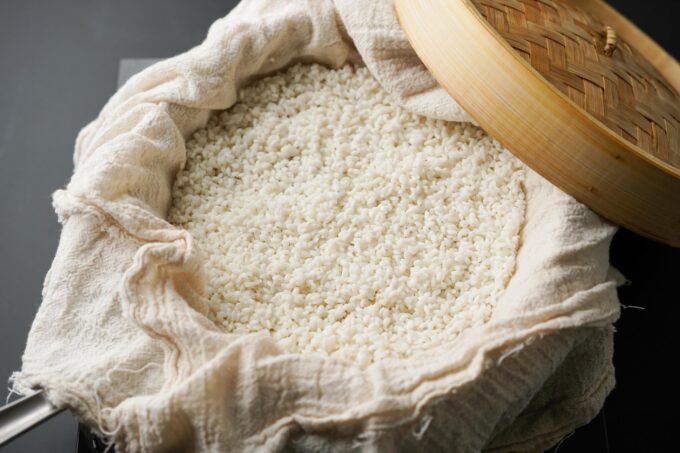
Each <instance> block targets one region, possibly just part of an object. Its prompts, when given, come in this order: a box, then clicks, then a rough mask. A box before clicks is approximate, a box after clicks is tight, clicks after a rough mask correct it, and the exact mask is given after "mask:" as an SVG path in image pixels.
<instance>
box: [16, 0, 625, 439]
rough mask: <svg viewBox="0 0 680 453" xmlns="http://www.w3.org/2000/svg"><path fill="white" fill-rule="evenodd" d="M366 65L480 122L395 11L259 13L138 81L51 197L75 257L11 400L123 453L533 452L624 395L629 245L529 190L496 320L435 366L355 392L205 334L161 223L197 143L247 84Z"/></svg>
mask: <svg viewBox="0 0 680 453" xmlns="http://www.w3.org/2000/svg"><path fill="white" fill-rule="evenodd" d="M360 60H363V62H364V63H365V64H366V65H367V67H368V68H369V70H370V71H371V73H372V74H373V75H374V76H375V77H376V78H377V80H378V81H379V82H380V83H381V85H382V86H383V87H384V88H385V89H386V90H388V91H390V92H393V93H396V94H398V96H399V98H400V99H401V101H402V104H403V106H404V107H405V108H407V109H409V110H411V111H413V112H416V113H419V114H422V115H426V116H430V117H434V118H440V119H445V120H450V121H470V117H468V116H467V114H465V112H463V111H462V110H461V108H460V107H459V106H458V105H457V104H456V103H455V102H454V101H453V100H452V99H451V98H450V97H449V96H448V95H447V94H446V93H445V92H444V91H443V89H442V88H440V87H439V86H438V85H437V83H436V82H435V80H434V79H433V78H432V77H431V76H430V75H429V73H428V72H427V71H426V69H425V68H424V66H423V65H422V64H421V63H420V61H419V60H418V58H417V57H416V55H415V53H414V52H413V50H412V49H411V47H410V46H409V44H408V42H407V40H406V38H405V35H404V34H403V32H402V31H401V29H400V28H399V26H398V23H397V20H396V17H395V15H394V12H393V9H392V5H391V2H389V1H374V0H358V1H357V0H355V1H349V0H335V1H331V0H323V1H319V0H308V1H305V0H289V1H284V0H249V1H244V2H242V3H241V4H240V5H238V6H237V7H236V8H235V9H234V10H233V12H232V13H230V14H229V15H228V16H226V17H225V18H223V19H220V20H218V21H217V22H215V23H214V24H213V25H212V26H211V28H210V30H209V33H208V36H207V38H206V39H205V41H204V42H203V43H202V44H201V45H199V46H198V47H195V48H193V49H191V50H190V51H188V52H186V53H184V54H181V55H179V56H177V57H174V58H171V59H168V60H165V61H162V62H159V63H157V64H155V65H153V66H152V67H150V68H148V69H146V70H145V71H143V72H142V73H140V74H138V75H136V76H134V77H132V78H131V79H130V80H129V81H128V82H127V83H126V84H125V85H124V86H123V87H122V88H121V89H120V90H119V91H118V92H117V93H116V94H115V95H114V96H113V97H112V98H111V99H110V100H109V102H108V103H107V104H106V106H105V107H104V108H103V110H102V111H101V113H100V114H99V117H98V118H97V119H96V120H95V121H93V122H92V123H91V124H89V125H88V126H87V127H85V128H84V129H83V130H82V132H81V133H80V135H79V136H78V139H77V142H76V149H75V156H74V162H75V171H74V174H73V177H72V178H71V181H70V183H69V184H68V186H67V188H66V189H64V190H59V191H57V192H56V193H55V194H54V206H55V209H56V212H57V214H58V216H59V220H60V222H62V223H63V230H62V234H61V240H60V243H59V248H58V250H57V253H56V257H55V259H54V262H53V263H52V267H51V269H50V271H49V272H48V274H47V277H46V280H45V285H44V290H43V302H42V305H41V307H40V310H39V312H38V314H37V316H36V319H35V321H34V324H33V326H32V329H31V332H30V335H29V338H28V344H27V347H26V351H25V353H24V356H23V369H22V371H21V372H19V373H16V375H15V376H14V377H13V379H14V386H15V388H16V389H17V390H18V391H19V392H27V391H29V390H30V389H33V388H42V389H44V390H45V391H46V394H47V396H48V398H49V400H50V401H51V402H52V403H54V404H55V405H57V406H60V407H61V406H66V407H69V408H71V409H72V410H73V411H74V412H75V413H76V414H77V415H78V417H79V418H80V419H81V420H82V421H84V422H85V423H87V424H88V425H90V426H91V427H94V428H97V429H98V430H100V431H101V432H102V433H105V434H107V435H108V436H110V438H111V439H112V440H114V441H115V443H116V447H117V449H118V450H119V451H121V452H128V451H168V450H169V451H221V450H224V449H225V448H228V449H229V450H230V451H253V450H258V451H260V449H261V450H278V449H287V450H288V451H347V450H348V449H350V448H355V449H359V450H362V451H378V450H379V451H392V450H399V451H440V450H445V451H457V452H467V451H480V450H482V449H486V450H489V451H528V450H538V449H543V448H547V447H549V446H550V445H552V444H554V443H556V442H557V441H558V440H559V439H560V438H562V437H563V436H564V435H566V434H568V433H569V432H571V431H572V430H574V429H575V428H576V427H578V426H580V425H582V424H584V423H586V422H588V421H589V420H590V419H591V418H592V417H594V416H595V415H596V414H597V412H598V411H599V410H600V408H601V407H602V404H603V401H604V398H605V397H606V395H607V394H608V392H609V391H610V390H611V389H612V388H613V385H614V375H613V367H612V335H613V328H612V323H613V322H614V321H615V320H616V319H617V318H618V316H619V304H618V300H617V296H616V286H617V284H618V283H620V282H621V276H620V274H618V273H617V272H616V271H615V270H614V269H612V268H611V267H610V266H609V264H608V250H609V244H610V241H611V238H612V236H613V234H614V232H615V230H616V229H615V227H614V226H612V225H610V224H608V223H607V222H605V221H603V220H602V219H601V218H599V217H598V216H597V215H596V214H594V213H593V212H591V211H590V210H589V209H588V208H586V207H585V206H583V205H581V204H580V203H578V202H576V201H575V200H574V199H572V198H571V197H569V196H568V195H566V194H564V193H562V192H560V191H559V190H557V189H556V188H554V187H553V186H552V185H550V184H549V183H548V182H547V181H545V180H543V179H542V178H541V177H539V176H538V175H536V174H534V173H531V172H530V173H529V175H528V177H527V182H526V193H527V198H528V207H527V220H526V224H525V225H524V228H523V232H522V246H521V249H520V250H519V256H518V262H517V263H518V264H517V269H516V274H515V275H514V276H513V278H512V280H511V282H510V284H509V287H508V288H507V291H506V292H505V293H504V296H503V297H502V300H500V301H499V303H498V306H497V309H496V311H495V313H494V315H493V317H492V319H491V320H490V321H489V322H488V323H487V324H485V325H482V326H479V327H475V328H473V329H470V330H468V331H466V332H465V333H463V334H462V335H461V336H460V337H458V338H457V339H456V340H455V342H453V343H452V344H446V345H442V346H441V348H439V349H438V350H436V351H433V352H432V353H431V354H427V355H423V356H418V357H414V358H412V359H410V360H392V361H385V362H381V363H377V364H374V365H372V366H371V367H369V368H368V369H366V370H362V369H359V368H358V367H356V366H355V365H354V364H352V363H347V362H343V361H340V360H337V359H333V358H324V357H322V356H314V355H306V356H302V355H291V354H284V353H283V352H282V351H281V350H280V349H279V348H278V347H277V346H276V344H275V343H274V342H273V341H272V340H271V339H270V338H269V337H268V336H267V335H264V334H252V335H245V336H236V335H232V334H229V333H225V332H224V331H222V330H220V328H218V327H217V326H216V325H214V324H213V323H212V322H211V321H209V320H208V318H207V317H206V316H205V315H204V314H205V313H206V310H207V308H206V304H205V303H204V301H203V300H202V299H201V297H200V292H201V289H202V285H203V278H202V276H201V262H200V259H199V257H198V256H197V253H196V250H195V248H194V245H193V242H192V238H191V236H190V235H189V233H188V232H186V231H183V230H180V229H177V228H175V227H173V226H172V225H170V224H168V223H167V222H166V221H165V220H164V216H165V214H166V212H167V209H168V206H169V204H170V201H171V200H170V189H171V185H172V180H173V177H174V175H175V173H176V172H177V171H178V169H179V168H180V167H181V166H182V165H183V163H184V160H185V147H184V141H185V139H186V138H187V137H188V136H189V135H190V134H191V133H192V132H193V131H194V130H196V129H197V128H200V127H202V126H204V125H205V124H206V121H207V119H208V117H209V115H210V113H211V111H213V110H220V109H226V108H228V107H229V106H231V105H232V104H234V102H235V101H236V94H237V90H238V88H240V87H242V86H243V85H245V84H247V83H248V82H249V81H251V80H253V79H254V78H258V77H262V76H265V75H267V74H270V73H272V72H273V71H277V70H280V69H282V68H284V67H286V66H289V65H291V64H293V63H295V62H317V63H321V64H324V65H327V66H330V67H338V66H341V65H343V64H346V63H348V62H358V61H360Z"/></svg>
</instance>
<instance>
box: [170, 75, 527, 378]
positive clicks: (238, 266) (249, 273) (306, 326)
mask: <svg viewBox="0 0 680 453" xmlns="http://www.w3.org/2000/svg"><path fill="white" fill-rule="evenodd" d="M524 174H525V173H524V167H523V166H522V165H521V164H520V163H519V161H518V160H517V159H515V158H514V157H513V156H512V155H510V154H509V153H508V152H507V151H505V150H504V149H503V148H502V147H501V146H500V145H499V144H498V143H497V142H496V141H494V140H493V139H491V138H490V137H489V136H487V135H486V134H485V133H484V132H483V131H482V130H480V129H479V128H477V127H474V126H472V125H469V124H457V123H447V122H443V121H436V120H431V119H427V118H423V117H420V116H417V115H415V114H412V113H409V112H408V111H406V110H404V109H402V108H401V107H399V100H398V99H397V98H396V97H394V96H392V95H390V94H388V93H387V92H385V91H384V90H383V89H382V88H381V87H380V85H379V84H378V83H377V82H376V81H375V80H374V79H373V78H372V76H371V75H370V73H369V72H368V70H367V69H366V68H364V67H355V66H345V67H343V68H341V69H337V70H330V69H326V68H324V67H321V66H318V65H312V66H301V65H299V66H295V67H292V68H290V69H289V70H287V71H286V72H284V73H281V74H277V75H275V76H273V77H269V78H267V79H264V80H261V81H258V82H256V83H254V84H253V85H251V86H250V87H248V88H246V89H244V90H242V91H241V93H240V98H239V103H237V104H236V105H234V106H233V107H232V108H230V109H229V110H227V111H224V112H221V113H220V114H216V115H214V116H213V117H212V118H211V120H210V121H209V123H208V126H207V127H206V128H205V129H203V130H200V131H198V132H196V134H195V135H194V136H193V138H192V139H191V140H189V141H188V143H187V163H186V167H185V168H184V169H183V170H182V171H180V173H179V174H178V175H177V179H176V182H175V186H174V189H173V206H172V208H171V210H170V213H169V219H170V221H171V222H172V223H173V224H175V225H177V226H180V227H182V228H185V229H187V230H189V231H190V232H191V234H192V235H193V237H194V238H195V241H196V243H197V245H198V247H199V249H201V250H202V252H203V255H204V257H205V269H206V273H207V277H208V280H209V283H208V288H207V293H206V296H207V298H208V299H209V301H210V305H211V307H212V310H213V311H214V314H213V316H214V320H215V321H216V322H217V323H219V324H222V325H223V326H224V327H225V328H226V329H227V330H228V331H231V332H236V333H243V334H245V333H251V332H262V331H265V332H269V333H270V334H271V335H272V336H273V337H274V338H275V339H276V340H277V342H278V344H279V345H280V346H281V347H282V348H283V349H284V350H286V351H289V352H293V353H321V354H332V355H334V356H337V357H342V358H345V359H347V360H351V361H354V362H355V363H358V364H359V365H361V366H366V365H368V364H370V363H371V362H373V361H377V360H381V359H384V358H403V357H408V356H410V355H412V354H416V353H418V352H420V351H423V350H426V349H429V348H432V347H435V346H439V345H441V344H443V343H447V342H452V341H454V339H455V338H456V336H458V335H459V334H460V333H461V332H463V331H464V330H466V329H468V328H470V327H472V326H476V325H480V324H482V323H484V322H486V321H487V320H488V319H489V317H490V316H491V314H492V312H493V308H494V304H495V303H496V301H497V300H498V299H499V296H500V295H501V293H502V292H503V290H504V288H505V286H506V285H507V282H508V280H509V279H510V277H511V275H512V273H513V271H514V267H515V258H516V254H517V248H518V245H519V233H520V229H521V226H522V223H523V219H524V211H525V196H524V192H523V186H522V181H523V179H524Z"/></svg>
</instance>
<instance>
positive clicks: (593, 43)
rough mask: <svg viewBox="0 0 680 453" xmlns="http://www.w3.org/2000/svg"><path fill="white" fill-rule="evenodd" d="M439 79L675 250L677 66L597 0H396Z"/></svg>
mask: <svg viewBox="0 0 680 453" xmlns="http://www.w3.org/2000/svg"><path fill="white" fill-rule="evenodd" d="M395 7H396V11H397V16H398V17H399V21H400V23H401V26H402V28H403V29H404V32H405V33H406V35H407V37H408V39H409V41H410V42H411V45H412V46H413V48H414V49H415V51H416V52H417V54H418V56H419V57H420V59H421V60H422V61H423V63H424V64H425V65H426V66H427V68H428V69H429V70H430V72H431V73H432V74H433V76H434V77H435V78H436V79H437V81H438V82H439V83H440V84H441V85H442V86H443V87H444V88H445V89H446V90H447V91H448V93H449V94H450V95H451V96H452V97H453V98H454V99H455V100H456V101H458V103H459V104H460V105H461V106H462V107H463V108H464V109H465V110H466V111H467V112H468V113H469V114H470V115H471V116H472V117H473V118H474V119H475V120H476V121H477V122H478V123H479V125H480V126H481V127H482V128H483V129H485V130H486V131H487V132H488V133H489V134H490V135H491V136H493V137H494V138H495V139H497V140H498V141H499V142H501V143H502V144H503V145H504V146H505V147H506V148H507V149H508V150H510V151H511V152H512V153H513V154H515V155H516V156H517V157H518V158H520V159H521V160H522V161H524V162H525V163H526V164H527V165H528V166H529V167H531V168H532V169H533V170H535V171H536V172H538V173H539V174H541V175H542V176H543V177H545V178H546V179H548V180H549V181H551V182H552V183H553V184H555V185H556V186H557V187H559V188H560V189H562V190H563V191H565V192H567V193H569V194H570V195H572V196H573V197H574V198H576V199H577V200H579V201H580V202H582V203H585V204H586V205H588V206H589V207H590V208H591V209H593V210H594V211H596V212H597V213H599V214H600V215H602V216H604V217H606V218H608V219H609V220H611V221H613V222H615V223H618V224H620V225H622V226H624V227H626V228H629V229H631V230H633V231H635V232H637V233H639V234H642V235H644V236H647V237H649V238H652V239H656V240H659V241H662V242H665V243H667V244H670V245H672V246H675V247H680V103H679V102H678V101H679V99H680V97H679V96H678V92H679V91H680V65H678V63H677V62H676V61H675V60H674V59H673V58H672V57H671V56H669V55H668V54H667V53H666V52H665V51H664V50H663V49H662V48H661V47H659V46H658V45H657V44H656V43H654V42H653V41H652V40H651V39H650V38H649V37H647V36H646V35H645V34H644V33H643V32H641V31H640V30H638V29H637V28H636V27H635V26H634V25H633V24H632V23H630V22H629V21H628V20H627V19H626V18H624V17H623V16H621V15H620V14H619V13H618V12H616V11H615V10H614V9H613V8H611V7H610V6H609V5H607V4H606V3H604V2H603V1H600V0H396V1H395Z"/></svg>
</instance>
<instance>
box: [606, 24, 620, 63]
mask: <svg viewBox="0 0 680 453" xmlns="http://www.w3.org/2000/svg"><path fill="white" fill-rule="evenodd" d="M604 31H605V35H606V37H605V44H604V54H605V55H606V56H608V57H611V56H612V54H613V53H614V51H615V50H616V41H617V39H618V38H617V36H616V30H614V29H613V28H612V27H610V26H609V25H607V26H606V27H605V29H604Z"/></svg>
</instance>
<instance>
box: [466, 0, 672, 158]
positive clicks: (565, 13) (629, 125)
mask: <svg viewBox="0 0 680 453" xmlns="http://www.w3.org/2000/svg"><path fill="white" fill-rule="evenodd" d="M470 1H471V3H472V4H473V5H474V6H475V7H476V8H477V10H478V11H479V12H480V13H481V14H482V15H483V16H484V17H485V19H486V20H487V22H488V23H489V24H490V25H491V26H492V27H493V28H495V29H496V30H497V31H498V32H499V33H500V35H501V36H502V37H503V38H504V39H505V40H506V41H507V43H508V44H510V46H512V48H513V49H515V50H516V51H517V52H518V53H519V54H520V55H521V56H522V57H524V58H525V59H526V60H527V61H528V62H529V63H530V64H531V66H532V67H533V68H534V69H536V70H537V71H538V72H539V73H540V74H541V75H542V76H543V77H545V78H546V79H547V80H548V81H549V82H550V83H552V84H553V85H554V86H555V87H556V88H558V89H559V90H560V91H562V93H564V94H565V95H566V96H568V97H569V99H571V100H572V101H573V102H575V103H576V104H577V105H579V106H580V107H582V108H583V109H585V110H586V111H587V112H588V113H590V114H591V115H592V116H594V117H595V118H597V119H598V120H599V121H601V122H602V123H603V124H605V125H606V126H607V127H609V128H610V129H611V130H612V131H614V132H616V133H617V134H619V135H620V136H622V137H623V138H624V139H626V140H628V141H629V142H631V143H632V144H634V145H637V146H638V147H640V148H642V149H643V150H645V151H647V152H649V153H650V154H652V155H654V156H656V157H658V158H659V159H661V160H663V161H665V162H667V163H669V164H671V165H673V166H675V167H679V166H680V136H679V135H678V134H679V133H680V103H679V102H678V101H679V100H680V97H679V96H678V93H677V92H676V91H675V90H674V89H673V88H672V87H671V85H670V84H669V83H668V82H667V81H666V80H665V79H664V77H663V76H662V75H661V74H660V73H659V71H658V70H657V69H656V68H654V67H653V66H652V65H651V64H650V63H649V62H648V61H647V59H646V58H645V56H644V55H641V54H639V53H638V52H637V51H636V50H635V49H634V48H633V47H631V46H630V45H629V44H628V43H627V42H625V41H624V40H622V39H621V38H618V37H616V33H615V30H613V29H612V28H611V27H608V24H604V23H601V22H599V21H598V20H597V19H595V18H594V17H592V16H590V15H589V14H587V13H585V12H583V11H580V10H578V9H576V8H574V7H573V6H571V5H569V4H568V3H567V2H564V1H559V0H555V1H553V0H470ZM608 28H609V29H608ZM608 44H609V45H608Z"/></svg>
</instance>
